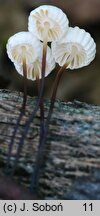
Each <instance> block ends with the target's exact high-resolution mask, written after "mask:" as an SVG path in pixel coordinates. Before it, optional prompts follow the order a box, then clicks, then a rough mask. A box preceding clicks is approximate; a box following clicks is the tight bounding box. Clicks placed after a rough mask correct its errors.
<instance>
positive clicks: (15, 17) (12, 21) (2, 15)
mask: <svg viewBox="0 0 100 216" xmlns="http://www.w3.org/2000/svg"><path fill="white" fill-rule="evenodd" d="M47 2H48V4H51V5H56V6H58V7H60V8H61V9H63V11H64V12H66V14H67V15H68V18H69V20H70V25H71V26H76V25H78V26H79V27H81V28H85V30H86V31H89V32H90V33H91V35H92V37H93V38H94V40H95V42H96V45H97V54H96V58H95V60H94V61H93V62H92V63H91V64H90V65H89V66H87V67H84V68H82V69H79V70H73V71H70V70H66V71H65V73H64V74H63V77H62V79H61V82H60V85H59V89H58V94H57V97H58V98H59V99H61V100H64V101H67V100H73V99H77V100H80V101H85V102H88V103H94V104H97V105H100V96H99V95H100V69H99V65H100V0H84V1H83V0H51V1H50V0H48V1H47V0H45V1H42V0H36V1H33V0H27V1H25V0H17V1H14V0H6V1H4V0H0V88H6V89H10V90H18V91H22V90H23V78H22V77H21V76H20V75H19V74H18V73H16V71H15V69H14V66H13V64H12V63H11V62H10V60H9V59H8V57H7V54H6V43H7V40H8V38H9V37H10V36H12V35H13V34H15V33H16V32H20V31H27V20H28V16H29V13H30V11H31V10H32V9H34V8H36V7H38V6H40V5H42V4H47ZM55 74H56V73H55V72H52V73H51V74H50V75H49V76H48V77H47V78H46V79H45V96H46V97H50V94H51V89H52V85H53V81H54V77H55ZM28 94H30V95H32V96H33V95H36V94H37V90H36V83H35V82H32V81H28Z"/></svg>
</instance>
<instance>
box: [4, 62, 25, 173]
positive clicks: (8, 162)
mask: <svg viewBox="0 0 100 216" xmlns="http://www.w3.org/2000/svg"><path fill="white" fill-rule="evenodd" d="M23 76H24V94H23V103H22V107H21V112H20V115H19V117H18V119H17V122H16V126H15V128H14V131H13V135H12V137H11V142H10V144H9V149H8V157H7V167H6V173H9V166H10V157H11V153H12V148H13V145H14V139H15V136H16V133H17V130H18V127H19V124H20V121H21V119H22V117H23V115H24V114H25V106H26V100H27V65H26V58H23Z"/></svg>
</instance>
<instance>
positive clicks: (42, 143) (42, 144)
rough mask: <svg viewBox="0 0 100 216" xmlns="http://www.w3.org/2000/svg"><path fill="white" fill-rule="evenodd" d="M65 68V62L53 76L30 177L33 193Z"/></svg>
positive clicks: (35, 192)
mask: <svg viewBox="0 0 100 216" xmlns="http://www.w3.org/2000/svg"><path fill="white" fill-rule="evenodd" d="M66 68H67V64H65V65H64V66H63V67H61V68H60V70H59V71H58V73H57V76H56V78H55V82H54V86H53V92H52V96H51V103H50V107H49V112H48V116H47V120H46V122H45V125H44V132H43V135H42V138H41V139H40V142H39V147H38V153H37V159H36V164H35V168H34V172H33V174H32V178H31V190H33V193H34V194H37V193H38V184H39V175H40V171H41V167H42V165H43V161H44V153H45V141H46V137H47V133H48V128H49V122H50V119H51V115H52V112H53V108H54V102H55V97H56V93H57V88H58V85H59V82H60V79H61V76H62V74H63V72H64V71H65V69H66Z"/></svg>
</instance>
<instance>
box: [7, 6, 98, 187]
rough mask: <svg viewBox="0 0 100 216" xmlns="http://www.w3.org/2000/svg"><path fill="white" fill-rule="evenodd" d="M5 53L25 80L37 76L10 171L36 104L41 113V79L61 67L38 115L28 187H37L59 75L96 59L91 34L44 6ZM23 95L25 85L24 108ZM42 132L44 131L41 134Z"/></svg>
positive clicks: (35, 13) (57, 11) (22, 142)
mask: <svg viewBox="0 0 100 216" xmlns="http://www.w3.org/2000/svg"><path fill="white" fill-rule="evenodd" d="M48 42H49V43H48ZM7 54H8V56H9V58H10V59H11V61H12V62H13V63H14V66H15V68H16V70H17V72H18V73H19V74H21V75H22V76H24V80H25V83H26V79H27V78H28V79H31V80H39V79H40V85H39V86H40V89H39V96H38V101H37V104H36V107H35V108H34V109H33V112H32V114H31V116H30V117H29V119H28V121H27V122H26V125H25V128H24V132H23V134H22V137H21V139H20V141H19V146H18V151H17V155H16V160H15V167H14V169H13V173H14V171H15V168H16V164H17V162H18V159H19V154H20V152H21V150H22V147H23V144H24V140H25V137H26V136H27V133H28V130H29V126H30V123H31V122H32V121H33V118H34V117H35V115H36V112H37V110H38V108H39V107H40V109H41V112H40V113H43V92H44V78H45V77H46V76H47V75H48V74H50V72H51V71H52V70H53V69H54V68H55V65H56V63H57V64H59V66H60V69H59V70H58V72H57V75H56V78H55V81H54V86H53V92H52V96H51V101H50V107H49V112H48V116H47V119H46V121H45V119H44V117H43V116H41V119H42V120H41V124H40V139H39V149H38V154H37V161H36V168H35V171H34V173H33V177H32V184H31V186H33V187H34V186H36V182H38V176H39V169H40V163H41V164H42V162H40V160H39V158H42V159H43V148H44V143H45V140H46V136H47V132H48V126H49V122H50V118H51V114H52V111H53V107H54V102H55V97H56V92H57V88H58V84H59V81H60V78H61V75H62V73H63V71H64V70H65V69H67V68H70V69H71V70H72V69H77V68H81V67H83V66H87V65H88V64H90V62H91V61H93V59H94V58H95V54H96V44H95V42H94V40H93V38H92V37H91V35H90V34H89V33H88V32H86V31H85V30H84V29H80V28H79V27H77V26H76V27H73V28H72V27H69V20H68V18H67V15H66V14H65V13H64V12H63V11H62V10H61V9H59V8H57V7H55V6H49V5H43V6H40V7H38V8H36V9H35V10H32V11H31V13H30V15H29V19H28V31H27V32H19V33H16V34H15V35H14V36H12V37H10V39H9V40H8V43H7ZM25 97H26V87H25V93H24V101H23V104H24V106H23V107H24V110H25V102H26V99H25ZM21 118H22V114H21V115H20V116H19V119H18V121H17V126H16V128H15V130H14V133H13V136H12V140H11V143H10V145H9V153H8V166H9V159H10V156H11V151H12V146H13V143H14V138H15V135H16V131H17V128H18V124H19V122H20V120H21ZM41 131H42V133H43V134H42V136H41ZM42 159H41V160H42ZM37 169H38V170H37Z"/></svg>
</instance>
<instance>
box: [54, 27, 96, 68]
mask: <svg viewBox="0 0 100 216" xmlns="http://www.w3.org/2000/svg"><path fill="white" fill-rule="evenodd" d="M52 54H53V57H54V59H55V61H56V62H57V63H58V64H59V65H60V66H63V65H64V64H66V63H67V64H68V68H70V69H77V68H81V67H84V66H87V65H88V64H90V62H91V61H93V59H94V58H95V54H96V44H95V42H94V40H93V38H92V37H91V35H90V34H89V33H88V32H86V31H85V30H84V29H80V28H79V27H74V28H72V27H70V28H69V30H68V32H67V34H66V35H65V36H64V37H63V38H62V39H61V40H60V41H59V42H53V43H52Z"/></svg>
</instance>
